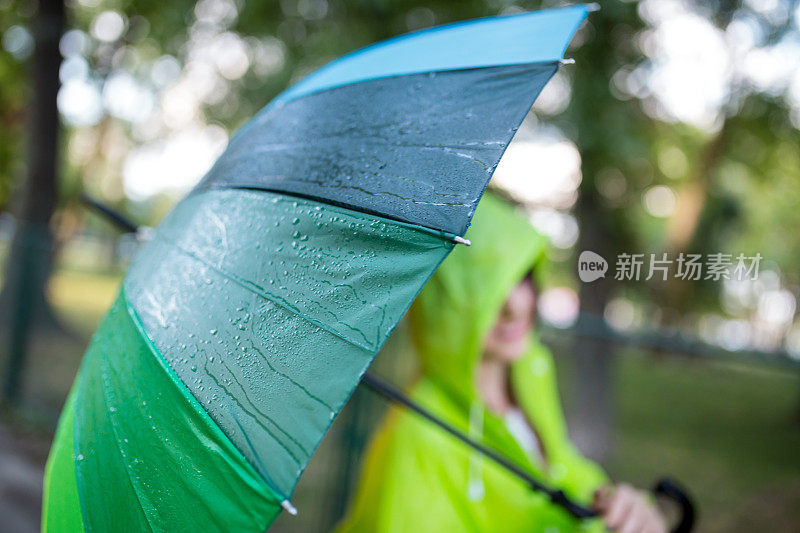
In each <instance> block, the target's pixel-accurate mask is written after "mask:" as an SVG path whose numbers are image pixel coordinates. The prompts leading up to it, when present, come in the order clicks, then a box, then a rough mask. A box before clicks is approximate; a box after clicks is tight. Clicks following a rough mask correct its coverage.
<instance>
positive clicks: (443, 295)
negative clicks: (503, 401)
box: [409, 192, 547, 404]
mask: <svg viewBox="0 0 800 533" xmlns="http://www.w3.org/2000/svg"><path fill="white" fill-rule="evenodd" d="M466 236H467V237H468V238H469V239H470V240H471V241H472V245H471V246H458V247H456V249H454V250H453V252H452V253H451V254H450V256H449V257H448V258H447V259H445V261H444V262H443V263H442V265H441V266H440V267H439V269H438V270H437V271H436V273H435V274H434V275H433V277H432V278H431V280H430V281H429V282H428V284H427V285H426V286H425V288H424V289H423V290H422V292H421V293H420V295H419V296H418V297H417V299H416V301H415V302H414V304H413V306H412V307H411V310H410V313H409V320H410V326H411V336H412V339H413V343H414V347H415V351H416V352H417V354H418V357H419V359H420V363H421V367H422V372H423V374H424V375H425V376H426V377H427V378H428V379H430V380H431V381H433V382H435V383H437V385H439V386H441V387H442V388H444V389H445V390H447V391H448V392H449V393H450V394H451V395H452V396H453V397H454V398H455V399H457V400H458V401H459V402H465V403H467V404H471V403H472V402H473V400H475V399H476V397H478V396H477V390H476V388H475V379H474V377H475V371H476V366H477V365H478V363H479V362H480V360H481V357H482V355H483V346H484V342H485V340H486V337H487V336H488V335H489V332H490V331H491V329H492V327H493V326H494V323H495V321H496V319H497V316H498V314H499V313H500V310H501V309H502V307H503V304H504V303H505V301H506V299H507V298H508V295H509V294H510V292H511V290H512V289H513V288H514V286H515V285H516V284H517V283H519V281H520V280H521V279H522V278H523V277H525V275H527V274H528V273H530V272H531V271H533V270H534V269H536V271H537V273H538V271H539V270H540V267H541V265H542V263H543V262H544V258H545V250H546V244H547V243H546V239H545V238H544V237H543V236H542V235H541V234H539V233H538V232H537V231H536V230H535V229H533V227H532V226H531V225H530V224H529V223H528V221H527V220H526V219H525V218H524V216H523V214H522V213H520V212H519V210H518V209H516V208H515V207H514V206H512V205H511V204H509V203H508V202H506V201H504V200H503V199H501V198H499V197H498V196H497V195H496V194H495V193H491V192H487V193H486V195H485V196H484V198H483V200H482V201H481V203H480V204H479V206H478V208H477V210H476V212H475V217H474V218H473V219H472V226H470V228H469V230H468V232H467V234H466ZM515 366H516V365H515Z"/></svg>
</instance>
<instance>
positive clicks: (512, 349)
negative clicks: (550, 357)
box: [483, 277, 536, 363]
mask: <svg viewBox="0 0 800 533" xmlns="http://www.w3.org/2000/svg"><path fill="white" fill-rule="evenodd" d="M535 315H536V291H535V289H534V287H533V281H532V280H531V278H530V277H526V278H525V279H523V280H522V281H520V282H519V283H518V284H517V285H516V286H515V287H514V289H513V290H512V291H511V294H509V295H508V299H506V302H505V304H504V305H503V308H502V309H501V310H500V315H499V316H498V317H497V322H495V325H494V327H493V328H492V331H491V332H490V333H489V336H488V337H487V338H486V344H485V346H484V354H483V356H484V358H487V359H494V360H498V361H503V362H506V363H513V362H514V361H516V360H517V359H519V358H520V357H522V355H523V354H524V352H525V347H526V345H527V343H526V340H527V337H528V332H530V330H531V328H532V327H533V323H534V317H535Z"/></svg>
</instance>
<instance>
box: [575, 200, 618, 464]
mask: <svg viewBox="0 0 800 533" xmlns="http://www.w3.org/2000/svg"><path fill="white" fill-rule="evenodd" d="M587 189H588V188H584V190H583V191H582V192H581V196H580V198H579V201H578V206H577V210H576V214H577V215H578V221H579V223H580V241H579V246H580V248H579V251H578V253H580V252H581V251H584V250H591V251H593V252H596V253H598V254H600V255H601V256H603V257H604V258H605V259H606V261H608V263H609V270H608V272H606V277H605V278H600V279H598V280H596V281H593V282H591V283H581V285H580V302H581V303H580V316H579V319H578V323H577V325H576V327H577V331H578V335H577V337H576V339H575V349H574V355H573V362H574V363H575V380H574V389H573V390H574V392H573V396H574V402H573V403H574V406H573V409H572V413H571V419H572V420H571V424H570V428H571V430H572V440H573V441H574V442H575V445H576V446H577V447H578V449H580V450H581V452H583V453H584V454H585V455H587V456H588V457H591V458H592V459H595V460H598V461H601V460H604V459H607V458H608V456H609V455H610V453H611V449H612V447H611V444H612V442H611V435H612V428H613V416H612V412H613V405H612V400H613V397H612V370H613V352H612V350H611V349H610V346H609V345H608V343H607V342H605V341H603V340H601V339H600V338H599V337H597V336H594V335H583V334H582V333H591V331H592V330H595V329H596V328H597V327H598V324H597V323H596V322H597V320H598V319H599V320H602V317H603V311H604V310H605V306H606V303H607V302H608V298H609V294H610V290H611V279H612V278H613V276H614V258H613V257H611V255H610V250H609V246H608V243H609V238H608V236H607V235H605V229H604V224H603V219H602V214H601V213H600V206H599V205H597V199H596V197H595V196H594V194H593V191H589V190H587Z"/></svg>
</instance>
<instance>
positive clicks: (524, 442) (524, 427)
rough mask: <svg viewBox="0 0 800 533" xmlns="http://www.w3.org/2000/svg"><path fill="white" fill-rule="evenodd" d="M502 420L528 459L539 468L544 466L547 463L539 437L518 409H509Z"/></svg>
mask: <svg viewBox="0 0 800 533" xmlns="http://www.w3.org/2000/svg"><path fill="white" fill-rule="evenodd" d="M503 419H504V421H505V423H506V428H507V429H508V431H509V433H511V435H512V436H513V437H514V439H515V440H516V441H517V443H519V445H520V447H521V448H522V449H523V450H524V451H525V453H526V454H528V457H530V458H531V459H532V460H533V461H534V462H537V463H539V464H540V465H541V466H546V465H547V462H546V461H545V458H544V450H543V448H542V443H541V442H540V441H539V437H537V436H536V432H535V431H534V430H533V428H532V427H531V425H530V424H529V423H528V419H527V418H526V417H525V414H524V413H523V412H522V411H521V410H520V409H519V407H512V408H511V409H509V410H508V411H507V412H506V414H505V415H504V416H503Z"/></svg>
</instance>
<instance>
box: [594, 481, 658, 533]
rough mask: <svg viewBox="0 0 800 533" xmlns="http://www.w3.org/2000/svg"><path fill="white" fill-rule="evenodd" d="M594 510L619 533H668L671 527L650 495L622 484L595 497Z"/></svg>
mask: <svg viewBox="0 0 800 533" xmlns="http://www.w3.org/2000/svg"><path fill="white" fill-rule="evenodd" d="M594 508H595V509H597V511H599V512H600V515H601V516H602V518H603V521H604V522H605V524H606V527H607V528H608V529H610V530H612V531H618V532H619V533H666V531H667V523H666V520H665V519H664V516H663V515H662V514H661V512H660V511H659V510H658V508H657V507H656V506H655V505H654V504H653V503H652V501H651V499H650V497H649V496H648V494H647V493H646V492H643V491H640V490H636V489H635V488H633V487H632V486H631V485H628V484H625V483H620V484H619V485H616V486H611V485H608V486H605V487H603V488H601V489H598V490H597V491H596V492H595V494H594Z"/></svg>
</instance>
